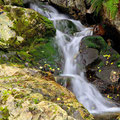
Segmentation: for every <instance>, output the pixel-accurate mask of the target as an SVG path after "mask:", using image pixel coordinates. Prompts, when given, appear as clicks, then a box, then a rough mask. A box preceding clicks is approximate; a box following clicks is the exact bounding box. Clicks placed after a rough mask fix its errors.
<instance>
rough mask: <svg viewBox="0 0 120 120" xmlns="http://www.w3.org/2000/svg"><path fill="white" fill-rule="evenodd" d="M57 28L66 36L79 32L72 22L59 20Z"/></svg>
mask: <svg viewBox="0 0 120 120" xmlns="http://www.w3.org/2000/svg"><path fill="white" fill-rule="evenodd" d="M56 28H57V29H58V30H60V31H62V32H63V33H66V34H73V33H75V32H78V30H77V27H76V26H75V25H74V24H73V22H72V21H70V20H64V19H63V20H57V21H56Z"/></svg>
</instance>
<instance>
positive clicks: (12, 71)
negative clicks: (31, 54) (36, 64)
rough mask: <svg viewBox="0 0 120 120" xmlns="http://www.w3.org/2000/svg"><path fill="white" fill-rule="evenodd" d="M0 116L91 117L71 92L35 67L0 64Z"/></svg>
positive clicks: (14, 119)
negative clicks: (45, 76) (46, 77)
mask: <svg viewBox="0 0 120 120" xmlns="http://www.w3.org/2000/svg"><path fill="white" fill-rule="evenodd" d="M0 106H1V107H0V111H1V112H0V117H3V118H6V119H9V120H23V119H24V120H41V119H44V120H48V119H50V120H51V119H55V120H93V116H92V115H91V114H89V113H88V111H87V110H86V109H85V108H84V107H83V105H82V104H80V103H79V102H78V101H77V100H76V98H75V96H74V95H73V93H72V92H70V91H69V90H67V89H66V88H64V87H62V86H60V85H59V84H57V83H56V82H54V81H53V80H50V79H44V76H42V72H41V71H40V70H36V69H30V68H29V69H26V68H18V67H16V66H7V65H5V64H3V65H0Z"/></svg>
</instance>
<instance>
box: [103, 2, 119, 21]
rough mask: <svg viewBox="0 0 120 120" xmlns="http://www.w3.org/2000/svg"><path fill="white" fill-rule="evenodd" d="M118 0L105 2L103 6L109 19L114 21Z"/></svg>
mask: <svg viewBox="0 0 120 120" xmlns="http://www.w3.org/2000/svg"><path fill="white" fill-rule="evenodd" d="M118 3H119V0H107V1H106V2H105V3H104V4H105V6H106V8H107V13H108V15H110V18H111V19H114V18H115V16H116V14H117V12H118Z"/></svg>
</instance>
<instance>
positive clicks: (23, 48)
mask: <svg viewBox="0 0 120 120" xmlns="http://www.w3.org/2000/svg"><path fill="white" fill-rule="evenodd" d="M27 2H32V3H34V2H35V1H27ZM42 2H46V1H44V0H43V1H42ZM37 3H38V1H37ZM40 4H43V3H40ZM49 4H52V5H53V6H55V7H58V8H59V10H63V11H62V12H65V11H66V13H67V14H69V15H70V16H72V17H74V18H75V19H80V20H81V21H83V23H85V21H86V17H87V16H86V10H87V9H88V8H86V2H85V1H83V0H78V1H77V0H76V1H72V0H71V1H61V0H60V1H57V0H56V1H53V0H50V1H49ZM25 6H26V4H24V3H23V1H22V0H20V1H14V0H10V1H7V0H4V1H0V119H1V120H23V119H24V120H42V119H43V120H52V119H55V120H63V119H65V120H92V119H95V120H107V119H108V120H113V119H114V120H115V119H116V120H119V113H115V114H113V115H110V114H111V113H109V114H107V115H95V117H93V115H91V114H90V113H89V112H88V111H87V110H86V109H85V108H84V106H83V105H82V104H80V103H79V102H78V101H77V99H76V97H75V95H74V94H73V93H72V92H70V91H69V90H68V89H66V88H64V87H62V86H61V85H59V84H57V83H56V81H55V78H54V75H58V74H59V73H61V71H62V70H61V69H60V67H61V66H62V65H61V64H63V63H62V62H61V60H60V55H59V53H58V47H57V46H54V37H55V34H56V30H55V28H54V25H53V23H52V21H50V20H48V19H47V18H46V17H44V16H43V15H41V14H39V13H38V12H36V11H34V10H33V9H30V8H25ZM28 6H29V4H28ZM80 6H82V7H80ZM104 9H105V7H104ZM105 16H106V14H105ZM105 18H106V19H107V20H108V21H109V22H111V21H110V18H108V16H106V17H105ZM106 19H105V20H103V23H105V21H106ZM63 21H64V20H63ZM116 21H117V22H116ZM58 22H59V21H58ZM107 24H108V23H107ZM110 24H112V25H114V26H115V29H117V31H119V25H118V24H119V14H118V15H117V16H116V18H115V20H114V21H112V22H111V23H110ZM61 25H62V23H61ZM66 25H67V27H68V26H69V27H70V28H72V31H67V33H70V34H72V35H73V34H74V32H77V29H76V28H75V26H74V25H72V23H70V22H68V21H66ZM62 30H64V31H66V30H65V29H64V28H62ZM118 33H119V32H118ZM117 35H119V34H117ZM103 37H104V36H103ZM118 38H119V37H118ZM105 39H106V38H105ZM113 43H115V42H114V40H113ZM118 44H119V42H118ZM113 46H114V44H113ZM114 47H115V46H114ZM118 48H119V45H118V46H117V49H116V50H117V51H115V50H114V49H113V48H112V46H111V45H109V44H108V43H107V41H105V40H104V39H103V38H102V37H100V36H88V37H85V38H83V40H82V42H81V44H80V50H79V52H80V54H79V53H78V54H77V55H76V59H77V61H78V62H79V64H81V63H82V64H83V66H84V68H85V69H86V70H85V72H86V76H87V78H88V80H89V82H91V83H93V84H94V85H95V86H96V87H97V88H98V89H99V90H100V92H101V93H102V94H103V95H104V96H106V98H108V99H110V100H111V99H112V100H113V101H115V102H117V103H119V101H120V100H119V99H120V96H119V89H120V85H119V82H120V81H119V78H120V76H119V75H120V55H119V53H118V52H119V49H118ZM79 58H80V59H79ZM81 58H82V59H81ZM53 74H54V75H53ZM62 82H63V84H64V81H63V80H62ZM59 83H60V84H61V80H60V81H59ZM70 85H71V83H70V80H68V84H67V87H68V88H70ZM118 106H119V105H118ZM108 115H110V116H109V117H108ZM106 116H107V117H106Z"/></svg>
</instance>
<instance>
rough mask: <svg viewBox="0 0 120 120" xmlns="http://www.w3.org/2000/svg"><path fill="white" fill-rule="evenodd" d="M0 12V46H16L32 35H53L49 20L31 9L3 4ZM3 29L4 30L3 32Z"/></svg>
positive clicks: (26, 40)
mask: <svg viewBox="0 0 120 120" xmlns="http://www.w3.org/2000/svg"><path fill="white" fill-rule="evenodd" d="M2 11H3V13H2V14H0V26H1V27H0V47H1V48H11V47H14V48H17V47H20V46H21V45H22V44H23V43H28V40H29V39H33V38H34V37H36V38H37V37H49V36H51V37H52V36H54V35H55V29H54V27H53V24H52V22H51V21H49V20H48V19H47V18H45V17H44V16H42V15H40V14H39V13H37V12H35V11H34V10H32V9H25V8H21V7H16V6H9V5H8V6H4V8H3V10H2ZM4 31H5V32H4Z"/></svg>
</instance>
